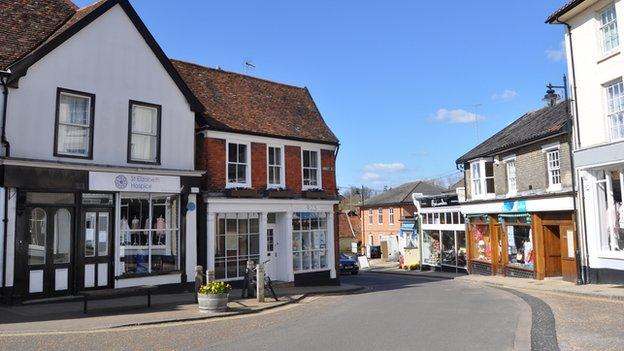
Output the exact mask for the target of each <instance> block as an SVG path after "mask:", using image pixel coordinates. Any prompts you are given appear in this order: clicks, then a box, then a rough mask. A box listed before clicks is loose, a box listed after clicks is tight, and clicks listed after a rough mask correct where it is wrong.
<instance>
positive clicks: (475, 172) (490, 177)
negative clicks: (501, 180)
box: [470, 159, 494, 199]
mask: <svg viewBox="0 0 624 351" xmlns="http://www.w3.org/2000/svg"><path fill="white" fill-rule="evenodd" d="M470 176H471V179H472V180H471V185H472V198H473V199H484V198H486V197H490V196H493V195H494V162H492V161H490V160H485V159H481V160H475V161H472V162H471V163H470Z"/></svg>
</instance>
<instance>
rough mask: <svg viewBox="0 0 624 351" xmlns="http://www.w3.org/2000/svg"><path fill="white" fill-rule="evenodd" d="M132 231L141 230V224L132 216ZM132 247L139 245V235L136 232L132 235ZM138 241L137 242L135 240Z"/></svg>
mask: <svg viewBox="0 0 624 351" xmlns="http://www.w3.org/2000/svg"><path fill="white" fill-rule="evenodd" d="M130 226H131V228H132V229H141V222H140V221H139V219H138V218H137V217H136V216H134V217H133V218H132V222H131V224H130ZM131 236H132V245H139V244H140V241H141V240H140V239H141V238H140V234H139V233H137V232H134V233H133V234H132V235H131ZM137 239H138V240H137Z"/></svg>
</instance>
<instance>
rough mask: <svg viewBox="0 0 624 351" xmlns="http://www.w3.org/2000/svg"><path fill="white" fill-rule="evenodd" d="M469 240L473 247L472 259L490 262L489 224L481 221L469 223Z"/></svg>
mask: <svg viewBox="0 0 624 351" xmlns="http://www.w3.org/2000/svg"><path fill="white" fill-rule="evenodd" d="M470 240H471V244H472V245H473V247H474V250H472V257H471V259H473V260H480V261H485V262H492V242H491V240H490V226H489V225H487V224H482V223H474V224H473V223H471V224H470Z"/></svg>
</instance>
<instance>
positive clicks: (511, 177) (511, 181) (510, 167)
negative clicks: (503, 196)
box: [505, 159, 517, 194]
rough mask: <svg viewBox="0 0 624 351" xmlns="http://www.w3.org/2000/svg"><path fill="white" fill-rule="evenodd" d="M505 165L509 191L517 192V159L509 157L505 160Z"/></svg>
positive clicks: (510, 192) (509, 192)
mask: <svg viewBox="0 0 624 351" xmlns="http://www.w3.org/2000/svg"><path fill="white" fill-rule="evenodd" d="M505 167H506V169H507V193H508V194H515V193H516V191H517V186H516V159H509V160H507V161H505Z"/></svg>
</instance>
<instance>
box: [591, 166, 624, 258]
mask: <svg viewBox="0 0 624 351" xmlns="http://www.w3.org/2000/svg"><path fill="white" fill-rule="evenodd" d="M597 178H598V179H597V181H596V190H597V195H598V211H599V216H600V221H601V226H602V228H601V234H602V235H601V237H600V241H601V248H602V250H603V251H624V206H622V197H623V194H624V193H623V191H624V173H623V172H622V171H609V172H605V171H599V172H598V177H597Z"/></svg>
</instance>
